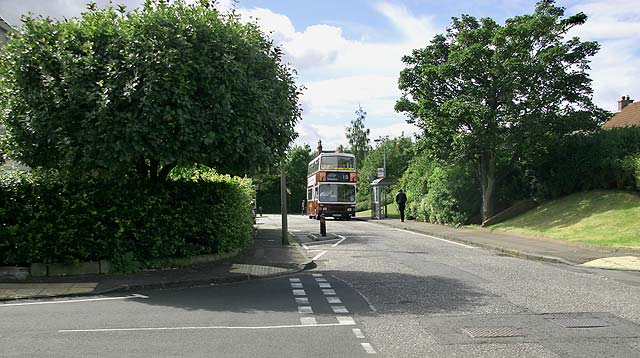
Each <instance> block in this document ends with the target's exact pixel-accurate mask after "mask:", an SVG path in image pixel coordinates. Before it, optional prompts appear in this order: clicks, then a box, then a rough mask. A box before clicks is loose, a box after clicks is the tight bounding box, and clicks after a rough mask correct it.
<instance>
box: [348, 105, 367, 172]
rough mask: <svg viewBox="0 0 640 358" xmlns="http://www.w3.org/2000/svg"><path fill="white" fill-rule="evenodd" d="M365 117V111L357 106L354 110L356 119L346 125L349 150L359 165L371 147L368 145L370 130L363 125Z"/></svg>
mask: <svg viewBox="0 0 640 358" xmlns="http://www.w3.org/2000/svg"><path fill="white" fill-rule="evenodd" d="M366 118H367V112H365V111H364V109H362V106H358V110H356V119H354V120H352V121H351V126H350V127H347V131H346V132H347V133H346V134H347V139H348V140H349V151H350V152H351V153H352V154H353V155H355V156H356V165H358V166H360V165H361V163H362V162H363V161H364V158H365V156H366V155H367V152H369V150H370V149H371V146H370V145H369V132H370V130H369V129H367V128H365V127H364V120H365V119H366Z"/></svg>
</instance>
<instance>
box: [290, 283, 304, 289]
mask: <svg viewBox="0 0 640 358" xmlns="http://www.w3.org/2000/svg"><path fill="white" fill-rule="evenodd" d="M291 288H302V284H301V283H300V282H291Z"/></svg>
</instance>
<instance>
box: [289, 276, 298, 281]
mask: <svg viewBox="0 0 640 358" xmlns="http://www.w3.org/2000/svg"><path fill="white" fill-rule="evenodd" d="M289 282H300V279H299V278H297V277H294V278H290V279H289Z"/></svg>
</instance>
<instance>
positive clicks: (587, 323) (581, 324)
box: [546, 318, 611, 328]
mask: <svg viewBox="0 0 640 358" xmlns="http://www.w3.org/2000/svg"><path fill="white" fill-rule="evenodd" d="M546 319H548V320H550V321H552V322H555V323H557V324H559V325H561V326H563V327H566V328H596V327H609V326H611V324H610V323H609V322H607V321H603V320H601V319H599V318H546Z"/></svg>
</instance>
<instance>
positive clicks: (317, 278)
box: [316, 277, 328, 282]
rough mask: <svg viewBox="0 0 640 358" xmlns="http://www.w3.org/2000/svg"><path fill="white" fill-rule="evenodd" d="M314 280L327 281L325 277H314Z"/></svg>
mask: <svg viewBox="0 0 640 358" xmlns="http://www.w3.org/2000/svg"><path fill="white" fill-rule="evenodd" d="M316 282H328V281H327V279H326V278H322V277H316Z"/></svg>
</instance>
